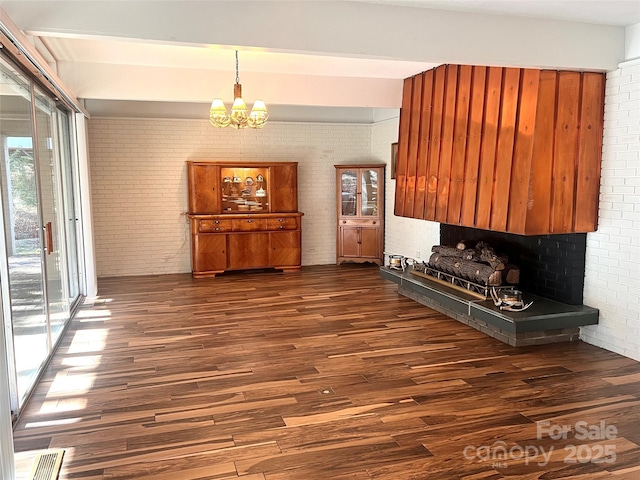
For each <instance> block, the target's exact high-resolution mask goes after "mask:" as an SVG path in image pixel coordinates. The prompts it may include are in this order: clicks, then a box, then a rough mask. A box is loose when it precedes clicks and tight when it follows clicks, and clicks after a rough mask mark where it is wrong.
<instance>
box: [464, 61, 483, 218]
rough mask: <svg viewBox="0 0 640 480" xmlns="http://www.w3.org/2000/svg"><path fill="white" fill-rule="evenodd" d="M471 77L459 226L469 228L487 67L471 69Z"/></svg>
mask: <svg viewBox="0 0 640 480" xmlns="http://www.w3.org/2000/svg"><path fill="white" fill-rule="evenodd" d="M472 76H473V80H472V85H471V106H470V107H469V127H468V131H469V134H468V140H467V162H466V167H465V172H464V192H463V195H462V212H461V213H460V224H461V225H467V226H470V227H472V226H474V225H475V220H476V198H477V193H478V173H479V168H480V150H481V146H482V124H483V120H482V119H483V118H484V94H485V89H486V81H487V67H473V72H472Z"/></svg>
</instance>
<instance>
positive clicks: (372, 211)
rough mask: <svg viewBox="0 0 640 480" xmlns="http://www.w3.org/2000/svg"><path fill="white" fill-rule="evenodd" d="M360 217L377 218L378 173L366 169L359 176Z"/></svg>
mask: <svg viewBox="0 0 640 480" xmlns="http://www.w3.org/2000/svg"><path fill="white" fill-rule="evenodd" d="M360 215H361V216H363V217H377V216H378V172H377V170H371V169H366V170H362V171H361V176H360Z"/></svg>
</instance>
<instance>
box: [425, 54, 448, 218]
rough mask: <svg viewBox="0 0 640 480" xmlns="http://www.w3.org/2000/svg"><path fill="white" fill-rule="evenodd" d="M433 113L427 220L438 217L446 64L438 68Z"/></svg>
mask: <svg viewBox="0 0 640 480" xmlns="http://www.w3.org/2000/svg"><path fill="white" fill-rule="evenodd" d="M435 77H436V78H435V85H434V89H433V108H432V113H431V136H430V140H429V163H428V165H427V173H428V174H427V197H426V200H425V213H424V218H425V220H435V218H436V200H437V199H436V197H437V194H438V171H439V166H440V144H441V143H442V142H441V139H442V116H443V113H444V85H445V77H446V66H445V65H441V66H439V67H438V68H436V72H435Z"/></svg>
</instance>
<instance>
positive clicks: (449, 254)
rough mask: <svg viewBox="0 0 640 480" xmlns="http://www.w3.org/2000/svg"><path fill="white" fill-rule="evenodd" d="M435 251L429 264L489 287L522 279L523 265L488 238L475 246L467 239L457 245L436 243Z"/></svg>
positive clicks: (513, 282)
mask: <svg viewBox="0 0 640 480" xmlns="http://www.w3.org/2000/svg"><path fill="white" fill-rule="evenodd" d="M431 251H432V252H433V253H432V254H431V257H430V258H429V265H430V266H431V267H432V268H434V269H436V270H439V271H441V272H445V273H449V274H452V275H455V276H457V277H461V278H463V279H466V280H470V281H472V282H475V283H479V284H481V285H486V286H489V287H498V286H501V285H503V284H505V283H508V284H511V285H515V284H517V283H518V282H519V281H520V269H519V268H518V267H517V266H516V265H513V264H510V263H509V258H508V257H507V256H506V255H504V254H497V253H496V252H495V250H494V249H493V248H492V247H491V246H490V245H488V244H487V243H485V242H478V243H477V244H476V245H475V246H474V247H470V245H468V243H467V242H464V241H462V242H459V243H458V244H457V245H456V246H455V247H448V246H444V245H434V246H433V247H431Z"/></svg>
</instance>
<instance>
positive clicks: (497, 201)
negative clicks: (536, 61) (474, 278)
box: [490, 68, 521, 232]
mask: <svg viewBox="0 0 640 480" xmlns="http://www.w3.org/2000/svg"><path fill="white" fill-rule="evenodd" d="M520 72H521V69H519V68H505V69H504V80H503V85H502V98H501V99H500V101H501V105H500V127H499V131H498V147H497V152H496V168H495V172H496V173H495V176H494V182H493V195H492V198H491V223H490V226H491V229H492V230H496V231H499V232H504V231H505V230H506V229H507V212H508V208H509V187H510V185H511V164H512V162H513V146H514V143H515V132H516V114H517V110H518V95H519V91H520Z"/></svg>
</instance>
